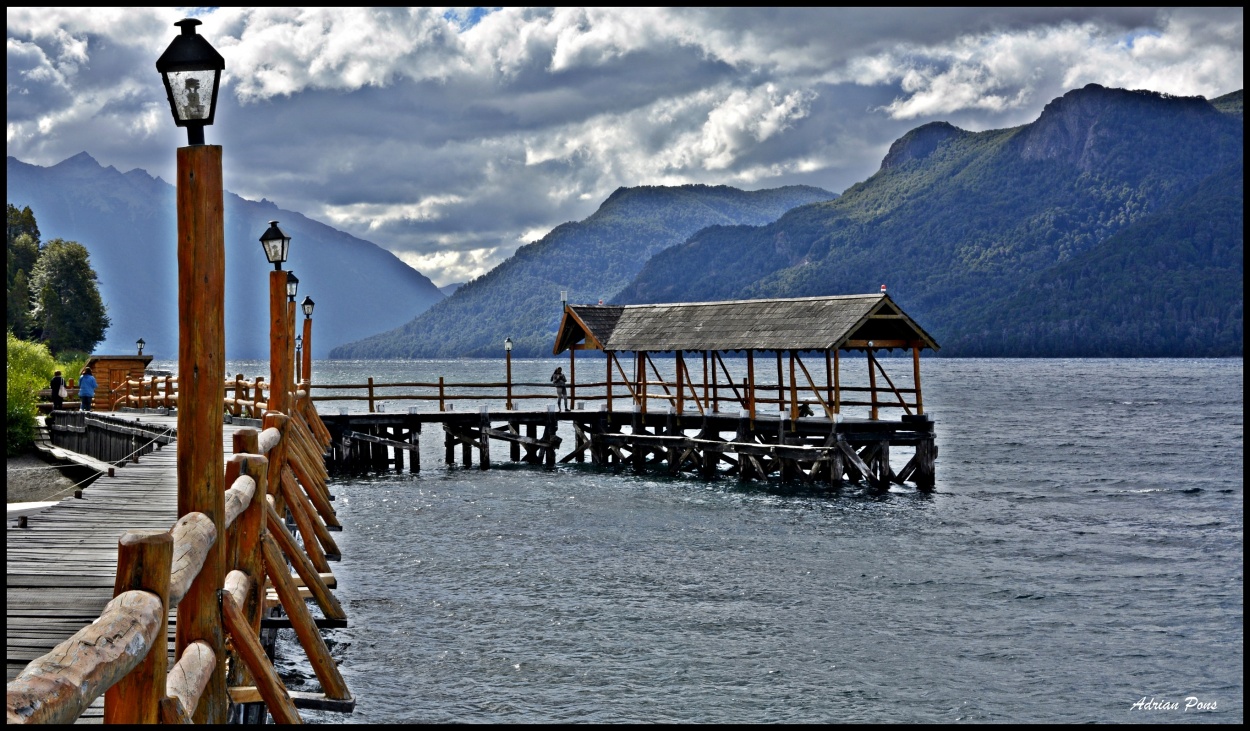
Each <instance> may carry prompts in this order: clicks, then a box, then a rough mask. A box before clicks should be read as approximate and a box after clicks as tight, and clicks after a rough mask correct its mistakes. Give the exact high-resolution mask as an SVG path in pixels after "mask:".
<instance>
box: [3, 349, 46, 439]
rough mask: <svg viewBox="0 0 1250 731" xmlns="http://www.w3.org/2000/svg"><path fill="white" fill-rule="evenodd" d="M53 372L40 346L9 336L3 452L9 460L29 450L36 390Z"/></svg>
mask: <svg viewBox="0 0 1250 731" xmlns="http://www.w3.org/2000/svg"><path fill="white" fill-rule="evenodd" d="M54 370H56V366H55V364H54V361H53V360H52V354H51V353H49V352H48V346H46V345H44V344H43V343H32V342H28V341H26V340H21V339H19V338H18V337H17V336H15V335H14V334H13V333H12V331H9V333H8V359H7V362H6V363H5V396H6V398H5V415H6V432H5V441H6V443H7V444H6V450H7V454H8V456H10V457H13V456H16V455H18V454H21V453H22V452H23V451H25V450H27V449H30V446H31V445H32V444H33V443H34V441H35V415H36V413H37V407H38V404H39V391H40V389H42V388H44V387H46V386H47V385H48V382H49V381H50V380H51V379H52V372H53V371H54Z"/></svg>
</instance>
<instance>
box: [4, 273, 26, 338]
mask: <svg viewBox="0 0 1250 731" xmlns="http://www.w3.org/2000/svg"><path fill="white" fill-rule="evenodd" d="M5 317H6V319H7V321H8V328H9V330H10V331H12V332H13V333H14V334H15V335H17V336H18V337H19V338H24V337H26V336H27V335H29V334H30V281H29V279H28V277H27V276H26V272H25V271H23V270H21V269H19V270H17V276H15V277H13V282H12V284H10V285H9V295H8V299H7V303H6V310H5Z"/></svg>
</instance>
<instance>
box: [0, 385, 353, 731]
mask: <svg viewBox="0 0 1250 731" xmlns="http://www.w3.org/2000/svg"><path fill="white" fill-rule="evenodd" d="M294 403H295V405H294V406H293V408H292V410H291V415H290V416H286V415H283V414H279V413H272V412H271V413H269V414H267V415H266V416H265V420H264V421H263V422H262V421H252V420H247V419H238V420H236V419H231V420H230V423H227V424H224V425H223V431H222V434H223V443H222V447H221V456H222V459H223V461H224V470H225V476H226V484H227V485H228V486H229V489H228V490H226V492H225V496H224V498H225V499H224V508H225V512H224V516H223V525H224V527H225V531H224V533H223V534H220V536H219V535H218V534H217V532H216V531H215V530H214V528H213V524H212V522H211V520H210V519H209V518H208V517H206V516H205V515H204V514H202V513H188V514H187V515H185V516H184V517H183V518H182V519H178V517H177V516H178V480H177V475H176V473H177V467H178V463H179V456H178V441H177V422H176V415H170V414H168V413H167V412H165V410H164V409H161V410H160V411H157V410H149V411H147V412H135V411H131V412H128V413H127V412H122V413H109V414H101V413H82V412H68V411H58V412H55V413H54V414H52V415H51V416H50V423H49V424H48V431H49V433H50V435H51V440H52V444H53V445H54V446H51V447H47V448H48V449H53V450H56V451H58V452H60V453H61V454H62V455H64V454H66V453H67V450H72V453H73V454H75V455H82V456H81V457H80V462H82V463H89V464H96V465H100V466H101V467H100V468H101V471H102V472H103V474H101V475H100V476H99V477H98V478H97V479H96V480H95V481H94V482H92V483H91V484H90V486H89V487H87V488H86V489H83V490H81V491H80V492H79V493H78V494H79V495H80V497H78V498H68V499H65V500H62V501H61V502H59V503H57V504H56V505H53V506H51V507H49V508H47V509H46V510H44V511H42V512H40V513H38V514H36V515H32V516H30V517H29V518H28V519H27V520H26V521H23V525H22V526H21V527H20V528H19V527H13V526H10V527H9V529H8V530H7V532H6V544H7V558H8V561H7V576H8V580H7V608H6V624H7V632H6V635H7V645H8V648H7V650H8V651H7V666H6V675H7V681H8V722H9V723H15V722H16V723H49V722H73V721H75V720H80V721H87V722H90V721H100V720H103V721H105V722H114V723H122V722H144V721H146V722H156V721H158V720H159V721H160V722H177V721H178V720H183V721H185V720H188V719H190V718H191V717H192V715H193V714H195V713H196V711H197V706H199V710H201V711H202V710H203V706H204V703H202V702H201V699H202V698H204V699H207V697H208V694H209V691H210V687H209V685H210V679H211V677H212V675H213V674H214V672H223V673H224V672H225V669H226V663H224V662H221V661H222V660H224V659H225V658H224V657H222V656H218V655H217V653H214V652H213V651H212V649H211V647H209V645H208V644H206V643H203V642H194V643H191V644H190V645H189V646H188V647H187V648H186V649H181V648H179V647H178V643H177V637H178V630H179V624H180V619H179V612H180V611H181V610H184V609H186V607H180V606H179V604H180V600H183V599H186V598H187V597H188V595H189V590H190V589H191V588H192V587H193V586H194V583H195V581H196V580H197V579H198V578H199V576H200V575H201V574H202V573H203V571H202V567H203V566H205V565H207V564H208V563H209V562H210V561H212V560H213V555H214V554H213V551H212V547H213V546H214V544H216V545H218V546H221V547H222V548H223V549H224V550H223V551H222V554H221V555H222V556H223V557H224V558H225V560H226V562H227V567H228V568H231V569H233V570H229V571H224V572H223V575H224V576H225V581H224V586H223V587H222V591H223V593H222V594H221V595H220V597H221V598H220V600H219V601H220V603H221V605H222V606H221V610H220V611H222V612H223V615H224V616H223V622H224V628H223V630H222V631H223V632H224V633H225V634H227V635H228V636H229V637H230V638H231V644H230V645H228V650H229V655H230V657H231V658H232V659H233V662H232V663H231V664H230V665H229V673H228V674H227V675H223V678H224V682H226V683H227V684H228V686H229V687H228V688H226V687H225V686H223V693H228V698H227V697H225V696H223V698H222V699H221V700H220V702H221V703H222V706H221V708H222V710H223V712H224V710H225V707H226V705H225V704H226V703H227V702H228V703H230V704H231V705H232V706H233V707H234V708H235V709H236V712H235V715H234V718H235V720H240V721H241V720H244V719H250V720H252V721H257V720H259V719H260V718H263V712H264V711H265V710H268V712H269V713H271V714H272V715H273V718H274V719H275V720H277V721H280V722H298V721H299V712H298V710H297V709H298V708H319V709H327V710H336V711H351V710H352V708H354V706H355V699H354V698H352V696H351V694H350V692H349V691H348V689H347V686H346V684H345V683H344V681H343V678H342V676H341V674H340V673H339V671H338V669H337V667H336V663H335V662H334V660H333V658H331V657H330V655H329V650H328V649H327V647H326V645H325V642H324V640H323V639H322V637H321V634H320V630H321V629H324V628H327V627H342V626H346V621H347V617H346V614H345V613H344V612H343V609H342V607H341V606H340V604H339V602H338V600H337V599H336V598H335V596H334V594H333V591H332V590H333V588H334V587H335V581H334V576H333V573H332V572H331V570H330V566H329V564H328V563H327V562H328V561H334V560H337V559H338V558H339V555H338V554H339V550H338V548H337V546H336V545H335V543H334V540H333V538H332V537H330V531H333V530H335V529H336V528H338V529H341V526H340V525H339V523H338V521H337V519H336V518H335V517H334V513H333V507H332V505H331V501H332V500H333V497H332V496H330V495H329V493H328V490H326V489H325V473H324V462H323V461H322V459H321V454H322V453H323V452H324V451H325V445H328V443H329V434H328V432H326V431H325V430H324V425H322V424H320V421H319V420H317V419H316V418H315V416H314V417H312V418H309V416H308V414H309V412H310V411H311V409H310V408H308V400H307V396H306V393H304V392H301V393H300V394H298V395H297V398H296V400H295V402H294ZM261 427H264V428H263V429H262V428H261ZM310 454H313V455H316V459H315V461H314V460H310V459H309V455H310ZM270 472H272V473H273V479H272V480H270V479H269V478H270ZM279 510H280V511H281V514H282V515H283V516H286V518H285V519H281V518H279V512H278V511H279ZM171 526H172V528H171ZM162 556H163V558H162ZM162 566H163V568H162ZM292 572H294V573H292ZM162 577H163V578H162ZM253 577H256V578H253ZM162 599H163V601H161V600H162ZM309 599H311V600H313V602H314V605H315V607H316V608H317V609H318V610H319V612H320V614H321V616H319V617H315V616H313V614H312V613H311V612H310V608H309V607H308V606H307V605H306V603H305V602H306V601H307V600H309ZM149 605H150V606H149ZM213 611H214V613H215V612H216V611H217V610H216V608H214V610H213ZM282 627H290V628H293V629H295V631H296V635H297V637H298V640H299V642H300V644H301V646H302V647H303V649H304V651H305V652H306V654H307V656H308V660H309V662H310V664H311V665H312V667H313V670H314V672H315V673H316V676H317V679H318V681H319V682H320V684H321V692H316V693H307V692H304V693H301V692H293V691H288V690H287V689H286V688H285V687H284V686H283V684H282V681H281V679H280V678H279V677H278V676H277V674H276V672H275V671H274V669H273V666H272V664H271V660H270V658H271V657H272V653H273V640H274V639H275V636H276V635H275V633H276V631H277V629H278V628H282ZM266 646H267V647H268V649H267V650H266V649H265V647H266ZM158 654H159V658H160V659H159V660H157V659H156V656H157V655H158Z"/></svg>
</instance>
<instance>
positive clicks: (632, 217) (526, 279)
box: [330, 185, 837, 358]
mask: <svg viewBox="0 0 1250 731" xmlns="http://www.w3.org/2000/svg"><path fill="white" fill-rule="evenodd" d="M836 197H837V196H836V195H835V194H833V193H830V192H829V191H827V190H822V189H820V188H813V187H810V186H802V185H796V186H787V187H783V188H773V189H768V190H756V191H749V192H748V191H744V190H739V189H737V188H731V187H729V186H725V185H718V186H708V185H681V186H672V187H669V186H640V187H636V188H619V189H618V190H617V191H616V192H614V193H613V194H612V195H610V196H608V198H607V200H605V201H604V202H603V203H602V204H601V205H600V206H599V209H598V210H597V211H595V212H594V214H592V215H590V216H589V217H587V218H586V219H585V220H582V221H576V222H570V223H564V224H561V225H559V226H557V227H555V228H554V229H552V230H551V232H550V233H548V234H547V235H546V236H544V237H543V238H541V239H540V240H538V241H536V242H534V243H532V244H527V245H525V246H522V247H521V248H519V249H517V251H516V252H515V253H514V254H513V255H512V256H511V257H509V258H508V259H507V260H505V261H504V262H503V263H502V264H500V265H499V266H497V267H495V268H494V269H492V270H491V271H489V272H487V273H486V274H485V275H483V276H481V277H478V278H477V279H475V280H473V281H471V282H468V283H467V284H464V285H463V286H461V287H459V288H458V289H456V290H455V292H454V293H453V294H451V296H449V297H448V298H447V299H445V300H443V301H442V302H439V303H438V304H436V305H434V306H433V307H431V308H430V309H429V310H426V311H425V312H423V313H422V314H420V315H418V316H417V317H415V318H413V319H412V321H410V322H408V323H407V324H405V325H403V326H402V327H399V328H396V329H394V330H391V331H388V332H382V333H379V334H377V335H373V336H371V337H368V338H365V339H363V340H359V341H356V342H353V343H348V344H346V345H342V346H340V347H337V348H335V349H334V350H332V351H330V357H331V358H439V357H462V356H468V357H480V356H498V355H499V353H500V352H502V349H503V342H504V339H505V338H511V339H512V343H513V355H517V356H519V357H536V356H543V355H550V354H551V344H552V341H553V340H554V338H555V332H556V327H557V326H558V325H559V322H560V314H561V310H560V294H561V292H565V293H566V296H567V297H568V298H569V301H570V302H595V301H599V300H603V299H607V298H611V297H613V296H615V295H616V293H617V292H619V291H620V290H621V288H622V287H624V286H625V285H627V284H628V283H629V282H630V280H631V279H633V277H634V275H636V274H637V273H638V270H639V269H641V268H642V266H643V263H644V262H646V261H647V259H648V258H649V257H651V256H652V255H654V254H655V253H657V252H659V251H661V250H663V249H665V248H667V247H670V246H673V245H675V244H679V243H681V242H682V241H684V240H685V239H686V238H687V237H688V236H690V235H691V234H693V233H695V232H696V231H699V230H701V229H705V228H706V227H708V226H716V225H761V224H765V223H769V222H771V221H775V220H776V219H777V217H778V216H780V215H782V214H783V213H785V212H786V211H788V210H790V209H791V208H794V207H795V206H800V205H804V204H807V203H811V202H814V201H824V200H831V199H833V198H836Z"/></svg>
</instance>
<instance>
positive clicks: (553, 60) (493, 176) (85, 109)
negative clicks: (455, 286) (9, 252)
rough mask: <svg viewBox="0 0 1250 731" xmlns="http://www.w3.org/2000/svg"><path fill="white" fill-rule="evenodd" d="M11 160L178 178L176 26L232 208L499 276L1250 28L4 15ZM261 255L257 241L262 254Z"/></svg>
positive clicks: (1008, 18)
mask: <svg viewBox="0 0 1250 731" xmlns="http://www.w3.org/2000/svg"><path fill="white" fill-rule="evenodd" d="M7 15H8V24H7V33H8V93H7V101H8V154H9V155H11V156H13V157H16V158H18V159H20V160H23V161H25V162H29V163H34V164H37V165H52V164H55V163H57V162H60V161H61V160H63V159H65V158H67V157H70V156H73V155H75V154H77V153H79V152H83V151H86V152H88V153H89V154H90V155H91V156H92V157H94V158H95V159H96V160H98V161H99V162H100V163H101V164H103V165H112V166H114V167H116V168H117V169H119V170H121V171H123V172H125V171H128V170H131V169H133V168H143V169H144V170H147V171H148V172H150V173H152V174H153V175H159V176H160V177H162V178H164V179H165V180H167V181H172V180H174V149H175V148H176V147H177V146H179V145H185V144H186V133H185V131H183V130H180V129H178V128H176V127H175V126H174V124H173V121H172V118H171V117H170V114H169V107H168V104H167V103H166V101H165V94H164V91H163V89H162V87H161V83H160V79H159V76H158V74H157V73H156V68H155V62H156V59H157V57H158V56H160V54H161V52H162V51H163V50H164V49H165V47H166V46H167V45H168V44H169V42H170V41H171V40H172V39H173V37H174V35H176V33H177V29H176V28H175V27H174V26H173V23H174V22H176V21H178V20H181V19H182V18H184V17H195V18H198V19H199V20H201V21H203V25H201V26H200V27H199V32H200V33H201V34H202V35H203V36H205V37H206V38H208V39H209V41H210V42H211V43H212V44H213V45H214V46H215V47H216V48H217V50H218V51H219V52H220V53H221V54H222V56H224V57H225V59H226V71H225V74H224V76H223V80H224V81H223V84H224V85H223V90H222V92H221V98H220V101H219V105H218V112H217V122H216V124H215V125H214V126H212V127H209V128H208V129H207V130H206V133H205V136H206V140H207V142H208V143H209V144H219V145H222V146H223V148H224V150H223V151H224V165H225V171H224V173H225V185H226V188H227V189H228V190H230V191H231V192H234V193H237V194H239V195H242V196H243V197H245V198H251V199H255V200H259V199H261V198H268V199H269V200H271V201H274V202H275V203H277V204H278V205H279V206H281V207H283V208H287V209H291V210H296V211H299V212H301V213H304V214H306V215H308V216H310V217H312V218H315V219H318V220H321V221H323V222H325V223H328V224H330V225H332V226H334V227H336V228H339V229H342V230H344V231H347V232H349V233H352V234H355V235H357V236H360V237H362V238H365V239H368V240H370V241H373V242H375V243H377V244H379V245H380V246H383V247H386V248H388V249H390V250H391V251H393V252H395V253H396V254H397V255H398V256H400V257H401V258H402V259H403V260H404V261H406V262H408V263H409V264H410V265H412V266H413V267H415V268H417V269H419V270H420V271H421V272H423V273H424V274H426V275H427V276H429V277H430V278H431V279H433V280H434V281H435V283H436V284H439V285H443V284H447V283H451V282H457V281H464V280H467V279H470V278H472V277H475V276H478V275H480V274H483V273H485V272H486V271H487V270H489V269H490V268H491V267H493V266H494V265H496V264H498V263H499V262H500V261H502V260H503V259H504V258H506V257H507V256H508V255H509V254H511V253H512V251H514V250H515V249H516V247H517V246H520V245H521V244H523V243H525V242H528V241H533V240H536V239H538V238H540V237H541V236H543V235H544V234H545V233H547V232H548V231H549V230H550V229H551V228H553V227H554V226H556V225H558V224H560V223H563V222H565V221H575V220H581V219H583V218H585V217H586V216H588V215H590V214H591V213H593V212H594V210H595V209H596V208H597V207H598V205H599V204H600V203H601V202H602V201H603V199H604V198H606V197H607V196H608V195H609V194H611V193H612V191H613V190H615V189H616V188H618V187H621V186H636V185H680V184H683V183H707V184H727V185H733V186H736V187H740V188H743V189H746V190H757V189H760V188H771V187H776V186H780V185H789V184H807V185H815V186H819V187H822V188H825V189H827V190H830V191H833V192H839V193H840V192H842V191H843V190H845V189H846V188H847V187H848V186H850V185H852V184H853V183H856V182H858V181H861V180H864V179H865V178H867V177H868V176H870V175H872V173H873V172H875V171H876V169H877V167H878V165H879V163H880V161H881V158H882V156H883V155H884V154H885V152H886V150H887V149H888V148H889V145H890V143H891V142H893V141H894V140H895V139H897V138H898V137H899V136H900V135H902V134H903V133H905V132H906V131H907V130H909V129H912V128H913V127H917V126H919V125H921V124H924V123H926V122H931V121H934V120H944V121H949V122H951V123H953V124H955V125H957V126H959V127H962V128H964V129H970V130H983V129H996V128H1003V127H1011V126H1016V125H1020V124H1024V123H1027V122H1031V121H1033V120H1034V119H1036V118H1037V116H1038V114H1039V113H1040V112H1041V110H1042V108H1043V107H1044V106H1045V105H1046V104H1047V103H1048V102H1050V101H1051V100H1052V99H1054V98H1056V97H1058V96H1061V95H1062V94H1064V93H1065V92H1067V91H1069V90H1071V89H1073V88H1078V87H1081V86H1084V85H1086V84H1089V83H1097V84H1102V85H1104V86H1110V87H1124V88H1131V89H1151V90H1155V91H1161V92H1166V93H1169V94H1175V95H1185V96H1189V95H1203V96H1206V97H1208V98H1214V97H1216V96H1220V95H1222V94H1226V93H1228V92H1231V91H1236V90H1238V89H1240V88H1242V68H1243V57H1242V45H1243V42H1242V15H1243V10H1242V9H1241V8H1205V9H1204V8H1197V9H1185V8H1104V9H1100V8H1063V9H1047V8H1025V9H1015V8H1003V9H997V10H994V9H990V10H986V9H831V8H819V9H774V8H756V9H723V8H698V9H671V8H663V9H621V8H609V9H595V8H559V9H544V8H506V9H498V10H491V9H472V8H458V9H447V8H328V9H327V8H217V9H205V10H187V9H179V8H125V9H108V8H103V9H100V8H96V9H56V8H12V7H10V8H8V10H7ZM259 235H260V232H259V231H258V232H257V236H259Z"/></svg>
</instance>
